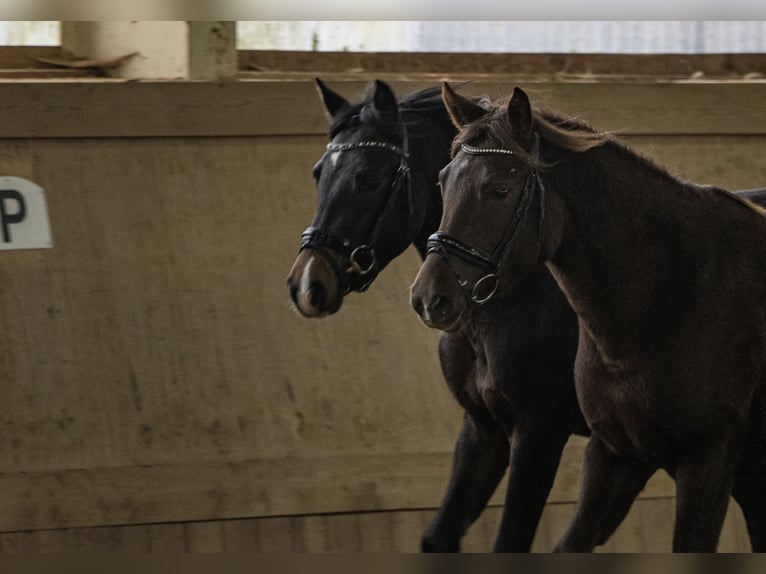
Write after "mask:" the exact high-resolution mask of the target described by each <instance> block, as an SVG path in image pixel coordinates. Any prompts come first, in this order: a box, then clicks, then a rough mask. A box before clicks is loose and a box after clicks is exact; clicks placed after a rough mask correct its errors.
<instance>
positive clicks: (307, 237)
mask: <svg viewBox="0 0 766 574" xmlns="http://www.w3.org/2000/svg"><path fill="white" fill-rule="evenodd" d="M316 83H317V87H318V91H319V94H320V97H321V99H322V102H323V103H324V106H325V108H326V110H327V114H328V117H329V119H330V143H329V144H327V150H326V151H325V153H324V155H323V156H322V158H321V159H320V160H319V161H318V162H317V164H316V166H315V167H314V179H315V180H316V186H317V194H318V201H317V211H316V214H315V215H314V220H313V222H312V224H311V227H309V228H308V229H306V231H304V233H303V236H302V241H301V247H300V252H299V254H298V258H297V259H296V261H295V264H294V265H293V268H292V270H291V271H290V275H289V276H288V278H287V285H288V289H289V291H290V296H291V298H292V300H293V302H294V303H295V306H296V308H297V309H298V310H299V311H300V312H301V314H303V315H304V316H306V317H324V316H326V315H329V314H332V313H335V312H336V311H338V309H340V306H341V304H342V302H343V297H344V296H345V295H346V294H347V293H349V292H350V291H360V292H361V291H365V290H366V289H367V288H368V287H369V285H370V284H371V283H372V281H373V280H374V279H375V277H376V276H377V274H378V273H379V272H380V271H381V270H382V269H383V268H384V267H385V266H386V265H387V264H388V263H389V262H390V261H391V260H392V259H393V258H394V257H396V256H397V255H399V254H400V253H401V252H402V251H404V250H405V249H406V248H407V246H408V245H409V244H410V242H411V241H412V234H413V227H414V225H415V222H414V221H413V212H414V211H415V209H414V206H413V197H412V183H411V181H410V173H409V164H408V157H409V153H408V151H407V134H406V130H405V128H404V125H403V124H402V122H401V120H400V117H399V110H398V106H397V102H396V98H395V96H394V94H393V92H392V91H391V88H389V87H388V86H387V85H386V84H385V83H384V82H381V81H375V82H374V83H371V85H370V89H369V90H368V95H367V97H366V98H365V99H364V101H363V102H361V103H358V104H350V103H349V102H348V101H346V99H344V98H343V97H342V96H340V95H338V94H336V93H335V92H333V91H332V90H330V89H329V88H328V87H327V86H325V85H324V84H323V83H322V82H321V81H320V80H318V79H317V80H316Z"/></svg>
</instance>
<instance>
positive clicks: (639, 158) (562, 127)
mask: <svg viewBox="0 0 766 574" xmlns="http://www.w3.org/2000/svg"><path fill="white" fill-rule="evenodd" d="M475 101H476V103H478V104H479V105H480V106H481V107H483V108H485V109H487V110H488V111H489V113H488V114H486V115H485V116H482V117H481V118H479V119H478V120H476V121H474V122H472V123H470V124H468V125H466V126H465V127H464V128H463V129H461V130H460V131H459V132H458V135H457V136H456V137H455V139H454V141H453V144H452V155H453V157H454V155H455V154H456V153H457V152H458V150H459V149H460V146H461V145H462V144H464V143H466V144H468V143H471V142H475V140H476V139H478V138H479V137H480V136H484V137H485V136H487V135H489V137H490V138H492V140H493V141H496V142H498V143H499V144H500V145H502V146H504V147H507V148H509V149H512V151H513V152H514V153H515V154H516V155H517V156H519V157H520V158H521V159H522V160H523V161H525V162H526V163H528V164H529V165H531V166H534V167H536V168H541V169H545V168H546V167H551V166H550V165H547V164H546V163H544V162H542V161H541V160H539V159H538V158H536V157H534V156H532V155H531V154H530V153H528V152H527V151H526V150H524V149H522V148H521V146H519V145H518V144H517V143H515V137H514V134H513V132H512V130H511V126H510V122H509V121H508V119H507V116H506V110H507V103H508V101H509V98H503V99H501V100H498V101H496V102H492V101H491V100H490V99H489V98H486V97H483V98H480V99H477V100H475ZM532 122H533V129H534V130H535V131H536V132H537V133H538V134H539V136H540V139H541V140H542V141H545V142H548V143H550V144H553V145H554V146H556V147H559V148H561V149H564V150H567V151H572V152H585V151H588V150H590V149H593V148H596V147H599V146H609V147H612V148H615V149H619V150H621V151H623V152H624V153H627V154H628V155H630V156H631V157H632V158H633V160H634V161H635V162H636V163H637V164H639V165H643V166H644V167H646V168H649V169H651V170H652V171H654V172H655V173H657V174H658V175H660V176H662V177H665V178H668V179H672V180H673V181H675V182H678V183H680V184H682V185H683V186H684V188H685V189H686V190H687V192H691V193H694V194H701V195H716V196H718V197H719V198H722V199H724V201H736V202H737V203H739V204H740V205H742V206H744V207H747V208H749V209H751V210H752V211H755V212H757V213H758V214H759V215H762V216H766V209H764V208H763V207H760V206H759V205H756V204H754V203H753V202H750V201H747V200H746V199H744V198H742V197H739V196H737V195H736V194H735V193H732V192H729V191H727V190H724V189H721V188H718V187H716V186H710V185H697V184H694V183H691V182H686V181H682V180H680V179H679V178H678V177H676V176H674V175H672V174H670V173H669V172H668V171H667V170H666V169H665V168H663V167H661V166H660V165H658V164H657V163H656V162H654V161H653V160H652V159H650V158H648V157H646V156H644V155H642V154H640V153H638V152H636V151H635V150H632V149H630V148H629V147H628V146H627V145H625V144H624V143H623V142H621V141H620V140H618V139H617V138H615V137H614V136H613V135H612V134H611V133H609V132H601V131H597V130H596V129H594V128H593V127H591V126H590V125H589V124H587V123H586V122H584V121H582V120H579V119H576V118H572V117H569V118H565V117H563V116H560V115H558V114H555V113H553V112H550V111H545V110H539V109H536V108H533V110H532Z"/></svg>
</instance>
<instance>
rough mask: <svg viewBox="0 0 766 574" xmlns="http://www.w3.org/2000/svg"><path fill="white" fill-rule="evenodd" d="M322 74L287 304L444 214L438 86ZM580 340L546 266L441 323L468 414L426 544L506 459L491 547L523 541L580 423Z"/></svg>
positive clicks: (439, 543) (303, 305)
mask: <svg viewBox="0 0 766 574" xmlns="http://www.w3.org/2000/svg"><path fill="white" fill-rule="evenodd" d="M317 85H318V86H319V91H320V94H321V96H322V100H323V102H324V104H325V107H326V108H327V111H328V113H329V115H330V118H331V127H330V143H329V144H328V149H327V152H326V153H325V155H324V156H323V157H322V159H321V160H320V161H319V163H317V165H316V168H315V172H314V175H315V177H316V180H317V190H318V194H319V197H318V208H317V213H316V215H315V217H314V221H313V223H312V227H310V228H309V229H308V230H306V232H305V233H304V235H303V242H302V248H301V251H300V253H299V255H298V259H297V260H296V262H295V265H294V266H293V269H292V271H291V272H290V277H289V279H288V286H289V290H290V293H291V296H292V299H293V301H294V302H295V305H296V307H297V308H298V310H299V311H300V312H301V313H303V314H304V315H306V316H309V317H318V316H324V315H327V314H330V313H333V312H335V311H337V310H338V309H339V308H340V305H341V302H342V299H343V296H344V295H345V294H346V293H348V292H350V291H352V290H357V291H361V290H364V289H366V288H367V286H368V285H369V284H370V282H371V281H372V279H373V278H374V277H375V275H376V274H377V273H378V272H380V271H381V270H382V269H383V268H384V267H385V265H386V264H387V263H388V262H390V261H391V260H392V259H393V258H394V257H396V256H397V255H399V254H400V253H401V252H402V251H404V249H405V248H406V247H407V246H408V245H409V244H410V243H412V244H414V245H415V247H416V248H417V249H418V251H419V252H420V254H421V256H423V257H425V252H426V241H427V238H428V236H429V235H430V234H431V233H432V232H433V231H434V230H436V228H437V226H438V223H439V220H440V218H441V210H442V205H441V196H440V192H439V189H438V187H437V186H436V183H437V180H438V173H439V170H440V169H441V168H442V167H443V166H444V165H446V164H447V163H448V161H449V159H450V145H451V142H452V139H453V137H454V135H455V133H456V132H455V128H454V126H453V125H452V122H451V120H450V119H449V116H448V115H447V113H446V110H445V108H444V105H443V102H442V101H441V97H440V93H439V91H438V89H430V90H425V91H422V92H418V93H416V94H413V95H410V96H409V97H406V98H405V99H403V100H402V101H401V102H400V103H398V104H397V101H396V99H395V97H394V95H393V93H392V92H391V90H390V88H389V87H388V86H387V85H386V84H384V83H383V82H376V83H375V84H374V90H373V91H372V93H371V94H370V95H369V96H368V97H367V98H366V99H365V101H364V102H362V103H360V104H356V105H352V104H350V103H348V102H347V101H346V100H345V99H344V98H342V97H341V96H339V95H338V94H336V93H334V92H332V91H331V90H329V89H328V88H327V87H326V86H325V85H324V84H323V83H322V82H321V81H317ZM477 295H478V293H477ZM431 312H432V313H433V312H435V310H434V309H431ZM500 317H502V318H503V320H500V321H498V320H497V319H498V318H500ZM576 347H577V321H576V317H575V315H574V313H573V312H572V311H571V309H570V308H569V305H568V304H567V302H566V300H565V299H564V297H563V295H562V294H561V292H560V291H559V289H558V287H557V286H556V283H555V282H554V281H553V279H552V277H551V275H550V274H549V273H548V272H547V270H545V269H544V268H541V270H540V272H539V273H537V274H536V275H534V276H533V277H530V278H529V280H528V281H526V282H525V284H523V285H519V286H518V288H516V289H514V291H513V292H510V293H507V294H503V296H502V297H500V296H498V297H495V298H494V299H493V300H492V301H491V302H488V303H487V304H486V305H483V306H481V307H476V309H475V311H474V312H473V313H472V316H471V320H470V321H469V322H467V324H466V326H465V328H462V329H461V330H459V331H456V332H445V333H444V335H443V336H442V339H441V342H440V345H439V355H440V359H441V365H442V370H443V373H444V376H445V379H446V380H447V384H448V386H449V388H450V389H451V391H452V392H453V394H454V395H455V397H456V398H457V400H458V402H459V403H460V404H461V406H462V407H463V408H464V409H465V417H464V422H463V427H462V430H461V431H460V436H459V438H458V440H457V445H456V448H455V459H454V466H453V470H452V477H451V479H450V483H449V487H448V490H447V494H446V497H445V498H444V501H443V503H442V505H441V507H440V509H439V511H438V513H437V515H436V518H435V519H434V521H433V523H432V524H431V526H430V528H429V529H428V532H427V533H426V534H425V536H424V538H423V541H422V547H423V550H426V551H457V550H459V544H460V538H461V537H462V536H463V534H464V533H465V531H466V529H467V528H468V526H469V525H470V524H471V523H472V522H473V521H474V520H475V519H476V518H477V517H478V516H479V514H480V513H481V512H482V510H483V509H484V508H485V506H486V504H487V501H488V500H489V498H490V496H491V495H492V493H493V492H494V491H495V488H496V487H497V485H498V483H499V482H500V480H501V478H502V477H503V475H504V473H505V470H506V468H508V466H509V465H510V475H509V483H508V492H507V496H506V503H505V510H504V513H503V519H502V524H501V526H500V532H499V535H498V537H497V541H496V544H495V550H498V551H528V550H529V548H530V546H531V544H532V540H533V538H534V534H535V530H536V528H537V524H538V521H539V519H540V515H541V513H542V510H543V507H544V505H545V501H546V498H547V496H548V492H549V491H550V488H551V485H552V483H553V479H554V476H555V474H556V469H557V468H558V464H559V460H560V458H561V451H562V448H563V447H564V444H565V443H566V441H567V438H568V437H569V435H570V434H571V433H572V432H579V433H580V434H586V433H587V432H588V429H587V427H586V425H585V423H584V421H583V419H582V417H581V415H580V412H579V409H578V406H577V401H576V398H575V392H574V382H573V380H572V366H573V363H574V356H575V351H576Z"/></svg>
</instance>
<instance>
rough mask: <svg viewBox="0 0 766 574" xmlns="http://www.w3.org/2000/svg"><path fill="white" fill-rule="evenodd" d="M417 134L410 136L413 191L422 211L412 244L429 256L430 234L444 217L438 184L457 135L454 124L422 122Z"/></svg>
mask: <svg viewBox="0 0 766 574" xmlns="http://www.w3.org/2000/svg"><path fill="white" fill-rule="evenodd" d="M421 122H422V126H420V127H419V128H418V129H417V133H414V134H411V135H410V141H409V150H410V170H411V177H412V186H413V194H415V195H416V196H417V197H416V199H415V200H416V203H417V205H418V206H419V208H420V209H421V210H422V213H421V214H419V215H420V217H418V221H419V222H420V225H419V226H418V229H414V230H413V237H412V243H413V245H414V246H415V248H416V249H417V250H418V253H419V254H420V256H421V258H422V259H425V256H426V242H427V240H428V236H429V235H431V234H432V233H433V232H434V231H436V230H437V229H438V227H439V222H440V221H441V216H442V201H441V193H440V191H439V188H438V186H437V185H436V184H437V182H438V179H439V170H441V169H442V168H443V167H444V166H445V165H446V164H447V163H448V162H449V160H450V157H449V150H450V145H451V143H452V138H453V137H454V135H455V131H454V128H452V126H451V124H441V123H439V122H437V121H431V122H428V123H427V124H426V123H425V122H424V121H422V119H421Z"/></svg>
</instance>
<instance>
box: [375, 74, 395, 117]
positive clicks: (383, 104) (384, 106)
mask: <svg viewBox="0 0 766 574" xmlns="http://www.w3.org/2000/svg"><path fill="white" fill-rule="evenodd" d="M372 107H373V109H374V110H375V112H376V113H377V114H378V115H379V116H381V117H385V118H387V119H396V117H397V116H398V115H399V106H398V104H397V103H396V96H395V95H394V91H393V90H392V89H391V87H390V86H389V85H388V84H387V83H386V82H382V81H381V80H375V82H374V84H373V92H372Z"/></svg>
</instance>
